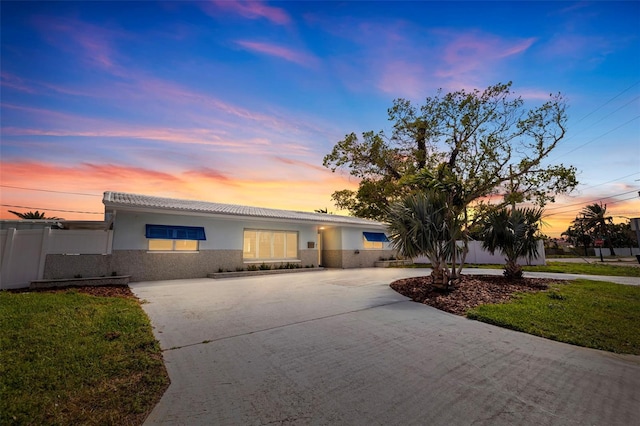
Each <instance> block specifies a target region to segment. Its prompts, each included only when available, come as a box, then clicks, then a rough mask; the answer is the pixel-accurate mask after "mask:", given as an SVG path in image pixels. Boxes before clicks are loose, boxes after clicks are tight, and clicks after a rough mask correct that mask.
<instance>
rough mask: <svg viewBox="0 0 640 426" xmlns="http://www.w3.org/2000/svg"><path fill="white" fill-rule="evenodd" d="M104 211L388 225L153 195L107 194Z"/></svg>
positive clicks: (307, 213) (365, 220)
mask: <svg viewBox="0 0 640 426" xmlns="http://www.w3.org/2000/svg"><path fill="white" fill-rule="evenodd" d="M102 203H103V204H104V205H105V207H112V208H117V207H122V208H135V209H145V210H163V211H172V212H191V213H200V214H211V215H226V216H241V217H255V218H267V219H280V220H290V221H295V222H314V223H319V224H340V225H358V226H373V227H376V228H377V227H381V226H385V224H383V223H381V222H376V221H373V220H369V219H362V218H359V217H353V216H340V215H333V214H326V213H315V212H313V213H312V212H300V211H292V210H278V209H267V208H263V207H250V206H241V205H237V204H222V203H212V202H208V201H197V200H181V199H176V198H163V197H153V196H150V195H141V194H128V193H124V192H112V191H106V192H105V193H104V197H103V199H102Z"/></svg>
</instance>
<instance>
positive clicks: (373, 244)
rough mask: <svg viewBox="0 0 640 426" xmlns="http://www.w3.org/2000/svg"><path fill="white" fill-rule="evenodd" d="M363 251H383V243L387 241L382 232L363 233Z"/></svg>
mask: <svg viewBox="0 0 640 426" xmlns="http://www.w3.org/2000/svg"><path fill="white" fill-rule="evenodd" d="M362 237H363V239H364V248H365V249H378V250H382V249H384V243H386V242H387V241H389V239H388V238H387V236H386V235H385V234H384V233H382V232H363V233H362Z"/></svg>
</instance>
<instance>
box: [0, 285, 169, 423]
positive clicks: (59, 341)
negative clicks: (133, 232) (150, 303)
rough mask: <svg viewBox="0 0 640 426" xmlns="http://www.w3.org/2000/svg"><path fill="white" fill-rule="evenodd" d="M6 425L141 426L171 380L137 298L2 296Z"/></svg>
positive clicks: (1, 413)
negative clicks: (74, 425)
mask: <svg viewBox="0 0 640 426" xmlns="http://www.w3.org/2000/svg"><path fill="white" fill-rule="evenodd" d="M0 330H1V332H0V424H33V425H40V424H50V425H53V424H96V425H97V424H118V425H120V424H141V423H142V421H143V420H144V418H145V417H146V415H147V413H148V412H149V411H150V410H151V409H152V408H153V406H154V405H155V403H156V402H157V401H158V399H159V398H160V396H161V395H162V393H163V392H164V390H165V389H166V387H167V386H168V376H167V374H166V371H165V369H164V365H163V362H162V356H161V352H160V349H159V346H158V343H157V342H156V340H155V338H154V337H153V334H152V332H151V326H150V323H149V320H148V318H147V316H146V315H145V313H144V312H143V310H142V309H141V308H140V306H139V304H138V302H137V301H136V300H135V299H132V298H119V297H95V296H89V295H86V294H81V293H78V292H77V291H73V290H68V291H66V292H59V293H41V292H32V293H10V292H6V291H5V292H0Z"/></svg>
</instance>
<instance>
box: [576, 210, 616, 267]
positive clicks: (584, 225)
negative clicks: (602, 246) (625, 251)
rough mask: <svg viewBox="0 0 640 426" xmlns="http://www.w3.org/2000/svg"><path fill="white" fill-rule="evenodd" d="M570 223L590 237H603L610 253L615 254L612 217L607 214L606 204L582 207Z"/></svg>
mask: <svg viewBox="0 0 640 426" xmlns="http://www.w3.org/2000/svg"><path fill="white" fill-rule="evenodd" d="M572 223H573V225H574V227H578V228H580V229H583V230H584V232H585V233H586V234H587V235H589V236H590V237H591V239H593V240H595V239H604V240H605V241H606V242H607V246H609V249H610V250H611V255H612V256H615V252H614V251H613V239H612V231H613V228H614V225H613V217H612V216H609V215H607V205H606V204H602V203H599V204H598V203H594V204H589V205H587V206H585V207H583V208H582V210H580V213H579V214H578V216H576V218H575V219H574V220H573V222H572Z"/></svg>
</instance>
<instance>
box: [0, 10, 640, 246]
mask: <svg viewBox="0 0 640 426" xmlns="http://www.w3.org/2000/svg"><path fill="white" fill-rule="evenodd" d="M0 7H1V14H2V22H1V24H2V34H1V36H2V38H1V44H2V47H1V49H2V50H1V57H0V58H1V77H2V80H1V93H0V95H1V98H0V99H1V111H0V112H1V114H2V115H1V127H2V129H1V146H0V182H1V187H0V201H1V204H2V206H0V209H1V210H0V218H2V219H9V218H14V217H15V216H13V215H11V214H10V213H8V212H7V210H17V211H28V210H40V211H42V210H44V211H46V212H47V213H48V214H49V215H55V216H58V217H63V218H65V219H87V220H101V219H102V214H103V210H104V208H103V205H102V202H101V201H102V193H103V191H107V190H111V191H124V192H133V193H141V194H147V195H156V196H166V197H174V198H187V199H198V200H207V201H214V202H221V203H233V204H244V205H253V206H263V207H272V208H283V209H291V210H302V211H313V210H314V209H318V208H328V209H329V211H332V212H337V210H336V208H335V207H334V206H333V204H332V202H331V200H330V195H331V193H332V192H334V191H336V190H340V189H344V188H356V187H357V183H358V182H357V180H355V179H353V178H350V176H349V175H348V173H347V172H346V171H345V172H343V173H331V172H330V171H329V170H327V169H325V168H324V167H322V158H323V156H324V155H326V154H327V153H329V152H330V151H331V149H332V147H333V145H334V144H335V143H336V142H337V141H339V140H340V139H342V138H343V137H344V136H345V134H347V133H350V132H356V133H358V134H359V133H361V132H363V131H368V130H375V131H378V130H389V128H390V123H389V122H388V121H387V116H386V111H387V108H388V107H390V106H391V104H392V101H393V99H394V98H398V97H404V98H407V99H410V100H412V101H413V102H416V103H418V104H419V103H420V102H421V101H422V100H423V99H424V98H425V97H427V96H433V95H435V94H436V91H437V89H438V88H442V89H443V90H444V91H451V90H458V89H466V90H472V89H474V88H477V89H484V88H486V87H487V86H489V85H492V84H495V83H498V82H507V81H513V90H514V91H515V93H516V94H518V95H521V96H522V97H523V98H524V100H525V102H526V104H527V105H530V106H532V107H534V106H536V105H539V104H540V103H541V102H542V101H543V100H544V99H545V98H546V97H548V95H549V94H550V93H557V92H561V93H562V94H564V95H565V96H566V98H567V101H568V105H569V109H568V114H569V121H568V134H567V137H566V138H565V139H564V140H563V141H562V142H561V143H560V145H559V147H558V148H557V150H556V151H555V152H553V153H552V154H551V156H550V159H549V160H550V163H553V164H555V163H560V162H562V163H564V164H565V165H574V166H575V167H577V169H578V171H579V174H578V178H579V181H580V183H581V184H580V186H579V187H578V189H577V190H576V191H575V192H574V193H573V194H571V196H569V197H559V198H558V199H557V202H556V203H555V204H553V205H550V206H548V207H547V210H546V212H547V217H546V219H545V220H546V222H547V223H548V227H546V228H544V229H543V232H544V233H545V234H547V235H550V236H554V237H557V236H559V234H560V233H561V232H562V231H564V230H565V229H566V228H567V227H568V226H569V222H570V221H571V220H572V219H573V218H574V217H575V215H576V213H577V212H578V210H579V209H580V208H581V207H583V206H584V205H586V204H589V203H594V202H600V201H602V202H603V203H606V204H607V210H608V211H609V212H610V213H611V214H612V215H615V216H626V217H640V197H639V195H638V191H639V190H640V2H637V1H627V2H550V1H549V2H546V1H545V2H493V1H492V2H484V1H476V2H453V1H452V2H365V1H361V2H339V1H331V2H329V1H326V2H307V1H305V2H246V1H238V2H232V1H209V2H205V1H201V2H189V1H179V2H150V1H136V2H124V1H114V2H95V1H90V2H89V1H87V2H60V3H55V2H43V3H37V2H11V1H2V2H1V3H0ZM338 213H341V212H338ZM342 213H343V212H342ZM622 220H624V219H623V218H622V217H616V221H622Z"/></svg>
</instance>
